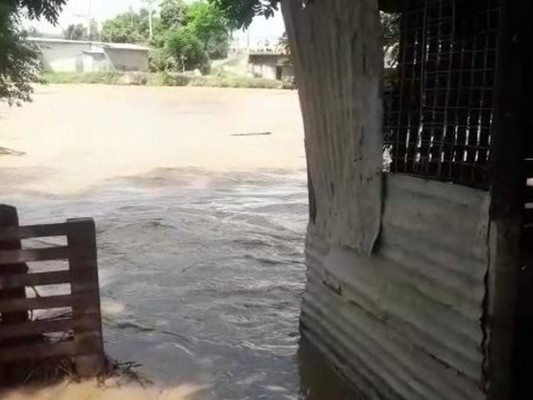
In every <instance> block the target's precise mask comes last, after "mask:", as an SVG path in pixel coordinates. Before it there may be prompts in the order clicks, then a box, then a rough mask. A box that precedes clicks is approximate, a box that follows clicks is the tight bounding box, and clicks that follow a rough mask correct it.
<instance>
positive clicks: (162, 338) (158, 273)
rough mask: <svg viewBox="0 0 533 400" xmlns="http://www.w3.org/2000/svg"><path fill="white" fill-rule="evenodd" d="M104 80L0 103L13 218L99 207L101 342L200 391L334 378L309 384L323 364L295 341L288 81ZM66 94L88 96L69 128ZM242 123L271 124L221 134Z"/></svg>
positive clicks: (301, 230)
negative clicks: (234, 86) (155, 84)
mask: <svg viewBox="0 0 533 400" xmlns="http://www.w3.org/2000/svg"><path fill="white" fill-rule="evenodd" d="M100 89H101V91H98V89H97V88H95V87H74V88H73V87H66V88H61V87H51V88H44V89H42V91H41V92H39V93H38V94H37V96H36V102H35V103H34V104H32V105H29V106H27V107H26V108H24V109H19V110H7V111H6V113H5V117H4V118H3V119H2V120H0V143H1V145H2V146H6V147H9V148H12V149H15V150H17V151H23V152H25V153H26V155H23V156H4V157H1V158H0V168H1V169H2V174H1V178H0V183H1V184H2V187H3V188H4V190H3V192H2V197H1V198H0V202H2V203H6V204H11V205H15V206H16V207H17V208H18V210H19V214H20V217H21V223H23V224H37V223H51V222H60V221H63V220H65V219H66V218H72V217H93V218H94V219H95V220H96V224H97V239H98V251H99V268H100V284H101V295H102V303H103V316H104V329H105V332H104V334H105V347H106V351H107V352H108V353H109V354H110V355H111V356H112V357H114V358H116V359H118V360H122V361H136V362H139V363H140V364H142V366H141V367H140V372H141V373H142V375H144V376H146V377H148V378H149V379H151V380H152V381H154V383H156V384H158V385H161V386H163V387H168V388H173V387H179V386H180V385H183V384H195V385H198V387H201V388H202V390H201V391H199V393H197V394H196V395H195V396H194V397H191V398H195V399H235V400H237V399H297V398H302V399H305V398H309V399H321V398H325V397H323V395H322V394H320V393H334V391H336V390H339V384H338V382H336V381H335V383H334V384H333V386H334V387H328V385H330V384H331V382H333V381H328V376H329V375H328V374H330V371H326V370H325V369H322V370H320V371H321V372H323V373H322V374H321V379H323V382H322V383H320V382H314V384H315V385H318V389H316V388H315V389H313V388H312V387H309V386H308V385H307V384H306V382H305V381H303V380H302V369H303V370H304V371H305V370H308V371H310V372H312V371H313V370H315V369H316V368H317V365H318V364H313V365H307V364H305V362H304V361H303V358H305V356H304V357H303V358H302V355H301V352H302V350H301V349H300V350H299V342H300V335H299V331H298V318H299V310H300V298H301V296H302V293H303V290H304V285H305V265H304V241H305V230H306V225H307V219H308V212H307V187H306V173H305V159H304V157H303V134H302V127H301V121H300V116H299V111H298V107H297V105H298V103H297V97H296V93H295V92H276V91H274V92H269V91H235V90H220V89H201V90H199V89H176V91H175V92H172V91H171V90H170V89H168V90H167V89H160V90H161V92H160V93H159V92H158V90H159V89H156V88H138V89H139V91H140V92H139V91H136V90H137V88H118V87H116V88H109V87H101V88H100ZM187 90H190V92H187ZM117 91H118V92H120V93H117ZM121 96H122V97H121ZM202 96H203V97H204V98H205V99H207V100H206V101H207V104H208V106H206V107H207V109H208V111H209V112H208V113H207V114H206V112H205V110H206V109H205V107H203V106H202V102H201V98H202ZM73 97H75V98H76V99H77V101H78V105H80V104H79V103H80V102H81V103H85V104H81V108H79V109H78V108H76V110H78V111H76V112H77V113H78V114H79V115H78V119H79V120H80V121H79V124H78V125H76V124H72V121H74V120H76V116H75V115H72V112H74V111H73V108H72V103H71V102H72V101H73ZM187 97H190V104H189V106H187V107H186V106H185V105H186V104H188V100H187ZM162 99H166V103H165V105H164V106H162V107H161V108H159V109H157V108H155V107H154V106H153V102H160V104H163V100H162ZM106 102H107V103H106ZM117 102H118V103H117ZM63 103H64V104H63ZM89 103H91V104H92V103H94V107H93V108H91V107H90V104H89ZM167 103H168V104H167ZM106 104H107V107H106ZM62 105H64V107H65V108H67V109H69V110H70V114H62V113H61V109H62V108H61V107H62ZM258 106H261V107H263V110H267V111H269V112H270V114H268V113H265V112H263V113H258ZM195 107H196V108H195ZM106 110H108V111H106ZM117 110H119V111H117ZM128 110H129V111H128ZM228 110H233V111H232V112H233V114H231V113H228V112H229V111H228ZM274 110H275V112H274ZM96 111H97V112H96ZM87 112H91V113H94V114H93V115H91V118H88V119H87V117H86V113H87ZM95 112H96V113H95ZM147 113H148V114H149V115H147ZM148 116H149V118H148ZM147 118H148V119H147ZM65 119H67V120H69V121H70V125H68V126H66V125H65ZM105 121H108V125H109V128H106V125H105V123H104V122H105ZM239 121H240V122H239ZM154 124H155V125H156V126H157V134H156V133H154V132H155V131H154V130H153V129H152V128H151V126H152V125H154ZM163 124H167V125H166V126H163ZM194 124H196V125H197V129H195V128H194ZM176 126H177V127H180V126H181V127H183V129H186V130H187V135H184V134H183V135H182V137H180V138H175V136H179V135H180V134H182V133H181V131H179V129H178V128H177V127H176ZM67 128H68V132H67V133H65V132H60V131H61V130H63V129H67ZM215 128H216V129H218V130H216V129H215ZM22 129H24V130H25V131H24V132H22ZM106 129H107V130H106ZM217 132H218V133H217ZM247 132H270V133H271V135H268V136H257V137H255V136H250V137H247V136H243V137H234V136H230V135H231V134H233V133H247ZM150 134H152V135H156V136H155V137H154V136H152V137H151V138H150V136H149V135H150ZM143 135H144V136H143ZM77 138H78V139H79V141H81V142H82V143H85V144H86V146H85V147H84V146H82V145H80V143H79V141H78V140H76V139H77ZM64 140H66V141H67V143H65V142H64ZM154 142H155V144H154ZM202 146H203V147H204V148H205V149H206V152H207V155H206V154H203V153H201V149H202ZM158 150H159V151H158ZM254 154H255V156H254ZM67 161H68V162H67ZM217 162H218V164H217ZM311 358H313V359H314V360H315V361H314V362H316V358H315V357H311ZM320 368H324V367H320ZM304 375H305V372H304ZM317 390H318V391H317ZM329 398H331V399H335V398H341V397H329ZM342 398H349V397H342Z"/></svg>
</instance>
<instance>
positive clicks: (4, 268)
mask: <svg viewBox="0 0 533 400" xmlns="http://www.w3.org/2000/svg"><path fill="white" fill-rule="evenodd" d="M18 225H19V218H18V213H17V209H16V208H15V207H12V206H8V205H4V204H2V205H0V231H1V230H2V228H4V227H18ZM20 248H21V242H20V240H18V239H15V240H0V252H1V251H13V250H15V251H16V250H20ZM27 273H28V266H27V265H26V264H24V263H12V264H7V265H5V264H4V265H1V267H0V276H6V275H12V274H27ZM25 298H26V290H25V288H15V289H7V290H0V299H4V300H5V299H25ZM27 320H28V313H27V312H19V313H13V314H8V313H4V314H2V319H1V321H0V326H1V325H5V324H11V323H22V322H25V321H27Z"/></svg>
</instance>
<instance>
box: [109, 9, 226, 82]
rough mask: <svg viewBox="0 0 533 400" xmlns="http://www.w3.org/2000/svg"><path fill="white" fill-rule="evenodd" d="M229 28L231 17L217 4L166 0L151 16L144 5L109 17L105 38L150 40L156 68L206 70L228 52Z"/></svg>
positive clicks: (154, 68)
mask: <svg viewBox="0 0 533 400" xmlns="http://www.w3.org/2000/svg"><path fill="white" fill-rule="evenodd" d="M150 18H152V34H151V33H150ZM230 32H231V24H230V22H229V20H228V19H227V18H226V16H225V14H224V13H223V12H222V11H221V10H220V9H219V8H218V7H216V6H215V5H214V4H211V3H208V2H206V1H205V0H199V1H197V2H195V3H192V4H186V3H185V2H184V1H183V0H164V1H163V2H162V3H161V7H160V12H159V15H152V16H150V12H149V11H147V10H145V9H143V10H141V11H140V12H138V13H136V12H133V11H129V12H127V13H124V14H121V15H118V16H117V17H115V18H113V19H111V20H108V21H106V22H105V23H104V24H103V27H102V40H105V41H112V42H118V43H141V44H149V45H150V46H151V47H153V49H154V50H153V51H152V54H151V55H150V61H151V62H150V69H151V70H152V71H153V72H160V71H168V72H183V71H186V70H194V69H199V70H201V71H202V72H207V71H208V70H209V60H210V59H219V58H224V57H226V56H227V52H228V48H229V38H230ZM151 36H152V37H151Z"/></svg>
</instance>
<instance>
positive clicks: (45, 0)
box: [0, 0, 66, 105]
mask: <svg viewBox="0 0 533 400" xmlns="http://www.w3.org/2000/svg"><path fill="white" fill-rule="evenodd" d="M65 3H66V0H1V1H0V101H6V102H8V103H9V104H10V105H11V104H17V105H20V104H21V103H22V102H23V101H30V100H31V94H32V92H33V91H32V87H31V85H30V83H31V82H35V81H37V80H38V79H39V72H40V69H41V64H40V61H39V53H38V50H37V49H36V48H35V46H33V45H32V44H31V43H29V42H27V41H26V40H25V37H26V33H25V32H24V31H23V30H22V27H21V23H20V19H21V15H23V14H24V15H26V16H28V17H29V18H30V19H40V18H44V19H45V20H47V21H48V22H51V23H53V24H55V23H57V19H58V17H59V13H60V12H61V9H62V7H63V6H64V5H65Z"/></svg>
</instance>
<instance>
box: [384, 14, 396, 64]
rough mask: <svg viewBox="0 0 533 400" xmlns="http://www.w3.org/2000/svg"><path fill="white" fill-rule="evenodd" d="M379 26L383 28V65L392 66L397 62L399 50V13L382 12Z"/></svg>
mask: <svg viewBox="0 0 533 400" xmlns="http://www.w3.org/2000/svg"><path fill="white" fill-rule="evenodd" d="M381 26H382V30H383V53H384V54H385V66H386V67H387V68H394V67H396V65H397V64H398V56H399V51H400V15H399V14H389V13H385V12H382V13H381Z"/></svg>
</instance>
